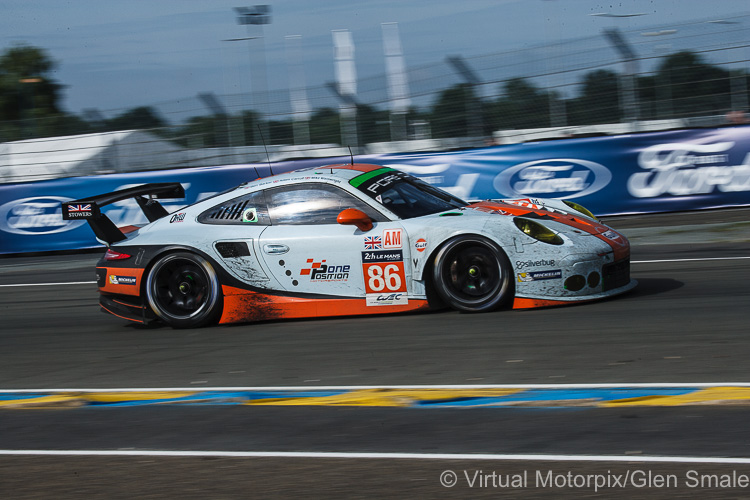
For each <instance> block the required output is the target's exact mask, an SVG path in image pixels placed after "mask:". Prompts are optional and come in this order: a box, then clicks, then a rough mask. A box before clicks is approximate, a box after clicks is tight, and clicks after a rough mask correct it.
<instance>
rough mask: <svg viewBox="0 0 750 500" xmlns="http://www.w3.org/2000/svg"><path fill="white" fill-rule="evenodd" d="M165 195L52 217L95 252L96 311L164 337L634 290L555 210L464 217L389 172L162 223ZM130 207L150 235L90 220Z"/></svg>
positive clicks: (329, 179)
mask: <svg viewBox="0 0 750 500" xmlns="http://www.w3.org/2000/svg"><path fill="white" fill-rule="evenodd" d="M182 197H184V190H183V188H182V186H181V185H180V184H179V183H159V184H145V185H141V186H136V187H133V188H128V189H124V190H120V191H115V192H113V193H108V194H103V195H99V196H94V197H90V198H86V199H81V200H74V201H69V202H65V203H63V204H62V208H63V218H65V219H78V220H80V219H85V220H87V221H88V223H89V225H90V226H91V228H92V229H93V230H94V232H95V234H96V236H97V239H98V240H99V241H101V242H102V243H104V244H106V245H107V246H108V249H107V251H106V253H105V254H104V256H103V257H102V259H101V260H100V261H99V263H98V264H97V268H96V276H97V286H98V288H99V293H100V305H101V308H102V309H103V310H104V311H106V312H108V313H111V314H113V315H115V316H118V317H120V318H124V319H127V320H130V321H136V322H140V323H149V322H151V321H154V320H160V321H163V322H164V323H167V324H168V325H170V326H172V327H175V328H186V327H199V326H203V325H207V324H210V323H216V322H218V323H222V324H223V323H236V322H250V321H260V320H269V319H276V318H302V317H321V316H341V315H363V314H382V313H397V312H406V311H415V310H426V309H436V308H445V307H450V308H453V309H455V310H458V311H463V312H485V311H493V310H496V309H501V308H505V309H511V308H516V309H520V308H532V307H546V306H555V305H564V304H572V303H577V302H583V301H590V300H595V299H602V298H605V297H611V296H614V295H617V294H620V293H623V292H626V291H628V290H631V289H632V288H633V287H635V286H636V282H635V281H633V280H631V279H630V261H629V258H630V245H629V243H628V240H627V239H626V238H625V237H624V236H623V235H621V234H620V233H618V232H616V231H614V230H613V229H611V228H609V227H608V226H606V225H604V224H602V223H600V222H599V221H597V219H596V218H595V217H594V215H592V214H591V212H589V211H588V210H586V209H585V208H583V207H582V206H580V205H578V204H576V203H574V202H571V201H568V200H554V199H535V198H525V199H514V200H485V201H478V202H472V203H468V202H466V201H463V200H461V199H459V198H457V197H455V196H453V195H451V194H449V193H447V192H445V191H442V190H440V189H438V188H436V187H434V186H432V185H430V184H427V183H425V182H423V181H421V180H419V179H417V178H415V177H413V176H411V175H408V174H406V173H404V172H401V171H398V170H395V169H392V168H389V167H384V166H380V165H368V164H354V163H352V164H342V165H331V166H327V167H316V168H312V169H305V170H297V171H294V172H289V173H284V174H280V175H274V176H271V177H266V178H261V179H257V180H254V181H252V182H247V183H244V184H241V185H239V186H237V187H236V188H233V189H230V190H229V191H226V192H224V193H221V194H218V195H215V196H213V197H212V198H208V199H205V200H202V201H199V202H197V203H194V204H192V205H189V206H186V207H184V208H181V209H179V210H178V211H176V212H174V213H168V212H167V210H166V209H165V208H164V207H163V206H162V205H161V204H160V203H159V201H158V200H157V199H164V198H171V199H175V198H182ZM129 198H135V200H136V202H137V203H138V205H139V206H140V208H141V209H142V211H143V213H144V214H145V215H146V218H147V219H148V221H149V223H147V224H145V225H140V226H129V227H126V228H118V227H116V226H115V225H114V223H112V221H111V220H110V219H109V218H107V216H106V215H105V214H104V213H103V212H102V211H101V207H103V206H106V205H108V204H110V203H114V202H117V201H121V200H125V199H129Z"/></svg>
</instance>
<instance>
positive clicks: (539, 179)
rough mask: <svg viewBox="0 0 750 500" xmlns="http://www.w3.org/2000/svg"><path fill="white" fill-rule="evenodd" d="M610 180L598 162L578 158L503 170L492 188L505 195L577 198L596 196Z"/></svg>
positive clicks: (553, 160) (535, 161)
mask: <svg viewBox="0 0 750 500" xmlns="http://www.w3.org/2000/svg"><path fill="white" fill-rule="evenodd" d="M611 180H612V173H611V172H610V171H609V170H608V169H607V168H606V167H605V166H604V165H600V164H599V163H596V162H593V161H589V160H581V159H577V158H559V159H557V158H556V159H547V160H534V161H528V162H525V163H521V164H520V165H515V166H513V167H510V168H507V169H505V170H503V171H502V172H501V173H500V174H499V175H498V176H497V177H495V180H494V181H493V186H494V188H495V189H496V190H497V192H498V193H501V194H503V195H505V196H519V197H523V196H530V195H538V196H548V197H554V198H559V199H565V198H578V197H582V196H587V195H589V194H591V193H595V192H597V191H599V190H600V189H602V188H604V187H605V186H606V185H607V184H609V182H610V181H611Z"/></svg>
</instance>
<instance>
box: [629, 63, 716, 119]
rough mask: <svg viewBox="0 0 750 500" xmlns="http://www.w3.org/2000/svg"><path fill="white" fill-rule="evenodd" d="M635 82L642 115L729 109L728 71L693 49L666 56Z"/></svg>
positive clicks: (680, 113) (699, 113)
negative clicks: (706, 60) (637, 87)
mask: <svg viewBox="0 0 750 500" xmlns="http://www.w3.org/2000/svg"><path fill="white" fill-rule="evenodd" d="M638 86H639V89H640V92H639V97H640V100H641V106H642V109H643V110H644V113H643V114H644V115H645V117H653V118H670V117H675V116H676V117H682V116H696V115H704V114H723V113H725V112H727V111H729V110H730V109H731V84H730V73H729V72H728V71H726V70H724V69H722V68H720V67H718V66H714V65H711V64H708V63H706V62H704V61H703V58H702V56H701V55H700V54H695V53H694V52H689V51H683V52H677V53H675V54H671V55H669V56H667V57H666V58H664V60H663V61H662V63H661V64H660V65H659V67H658V69H657V71H656V73H655V74H654V75H653V76H651V77H644V78H641V79H639V82H638Z"/></svg>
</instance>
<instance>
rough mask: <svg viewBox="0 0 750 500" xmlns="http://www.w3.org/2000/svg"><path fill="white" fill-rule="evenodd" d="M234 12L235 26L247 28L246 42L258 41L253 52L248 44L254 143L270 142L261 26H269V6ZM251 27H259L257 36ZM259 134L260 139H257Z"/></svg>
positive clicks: (242, 8) (237, 9) (241, 8)
mask: <svg viewBox="0 0 750 500" xmlns="http://www.w3.org/2000/svg"><path fill="white" fill-rule="evenodd" d="M234 11H235V12H236V13H237V24H241V25H245V26H247V32H248V37H247V38H246V39H247V40H255V39H257V40H259V41H258V43H259V44H260V50H259V51H257V53H256V52H255V51H253V47H252V45H251V44H252V42H250V44H248V46H249V48H250V60H251V64H252V65H253V67H254V69H255V71H251V72H250V79H251V81H252V88H251V96H252V94H255V96H256V97H257V102H255V99H253V104H255V105H256V106H257V108H258V110H257V114H258V125H259V127H260V129H258V127H253V137H255V143H264V142H265V140H266V138H268V140H270V136H269V134H268V122H267V121H266V115H267V114H268V113H267V109H266V107H267V106H266V104H267V92H268V80H267V78H266V50H265V42H264V37H263V25H264V24H271V6H270V5H253V6H252V7H235V8H234ZM251 26H259V28H258V31H259V32H260V34H259V35H256V36H254V35H253V34H252V33H251V31H250V30H251V29H252V28H251ZM253 58H256V59H257V61H255V64H253V63H252V60H253ZM259 132H260V135H261V137H258V134H259Z"/></svg>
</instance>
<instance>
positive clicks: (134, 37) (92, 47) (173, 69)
mask: <svg viewBox="0 0 750 500" xmlns="http://www.w3.org/2000/svg"><path fill="white" fill-rule="evenodd" d="M259 3H260V2H259ZM266 3H267V4H269V5H270V6H271V9H272V11H271V24H268V25H265V26H263V27H262V28H259V27H257V26H254V27H251V28H248V27H246V26H241V25H239V24H237V22H236V18H237V16H236V14H235V12H234V11H233V8H234V7H238V6H251V5H255V4H253V3H245V4H243V3H241V2H238V1H237V0H232V1H227V0H123V1H119V2H114V1H102V0H67V1H66V0H0V51H4V50H6V49H8V48H10V47H12V46H14V45H15V44H27V45H32V46H35V47H40V48H43V49H44V50H45V51H46V52H47V53H48V54H49V55H50V57H51V58H52V59H53V60H54V61H56V62H57V68H56V70H55V71H54V73H53V74H52V77H53V78H54V79H55V80H56V81H57V82H58V83H61V84H63V85H64V86H65V89H64V94H63V95H64V99H63V103H62V107H63V109H64V110H66V111H68V112H71V113H80V112H81V111H82V110H84V109H87V108H96V109H98V110H100V111H102V112H103V113H104V115H105V116H107V117H111V115H113V114H116V113H117V112H118V110H119V112H122V111H124V110H126V109H129V108H133V107H137V106H143V105H152V104H156V103H161V102H166V101H175V100H178V99H183V98H188V97H194V96H195V95H196V94H198V93H200V92H213V93H215V94H217V95H229V94H240V93H244V92H249V91H250V90H251V87H252V86H253V85H254V84H256V85H257V78H256V79H254V78H253V77H250V76H249V75H250V72H251V69H252V67H253V65H255V66H256V67H257V65H258V61H259V60H260V59H259V57H262V54H265V58H266V74H267V81H268V87H269V89H278V88H288V87H289V72H288V66H287V57H286V51H285V46H286V42H285V37H286V36H288V35H299V36H301V54H302V60H303V71H304V78H305V81H306V84H307V85H312V86H318V85H323V84H324V83H325V82H329V81H333V80H334V78H335V76H334V71H335V70H334V58H333V40H332V35H331V31H332V30H341V29H346V30H349V31H350V32H351V33H352V37H353V41H354V46H355V61H356V71H357V75H358V76H359V77H360V78H364V77H368V76H374V75H381V74H384V73H385V60H384V59H385V58H384V56H383V42H382V35H381V23H390V22H396V23H398V28H399V33H400V37H401V45H402V47H403V53H404V59H405V64H406V66H408V67H413V66H420V65H426V64H434V63H438V62H441V61H443V60H444V59H445V57H446V56H449V55H461V56H477V55H484V54H490V53H496V52H503V51H510V50H515V49H519V48H523V47H528V46H535V45H540V44H545V43H553V42H555V41H556V40H566V39H571V38H579V37H587V36H596V35H598V34H601V32H602V30H603V29H604V28H607V27H613V26H617V27H618V28H620V29H622V30H633V29H641V28H643V29H647V28H649V27H653V26H669V25H671V24H675V25H677V24H680V23H684V22H687V21H692V20H696V19H717V20H718V19H723V18H725V17H730V16H731V15H737V14H747V13H750V4H748V1H747V0H713V1H706V0H631V1H620V2H617V1H600V0H450V1H449V0H431V1H415V0H367V1H363V2H358V1H341V0H281V1H273V0H267V1H266ZM597 13H610V14H616V15H625V14H635V13H639V14H644V15H642V16H634V17H601V16H593V15H592V14H597ZM249 35H253V36H257V35H262V37H263V38H262V40H261V39H255V40H241V41H226V40H228V39H232V38H243V37H248V36H249ZM259 54H261V55H259ZM254 74H256V75H257V74H258V73H254Z"/></svg>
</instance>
